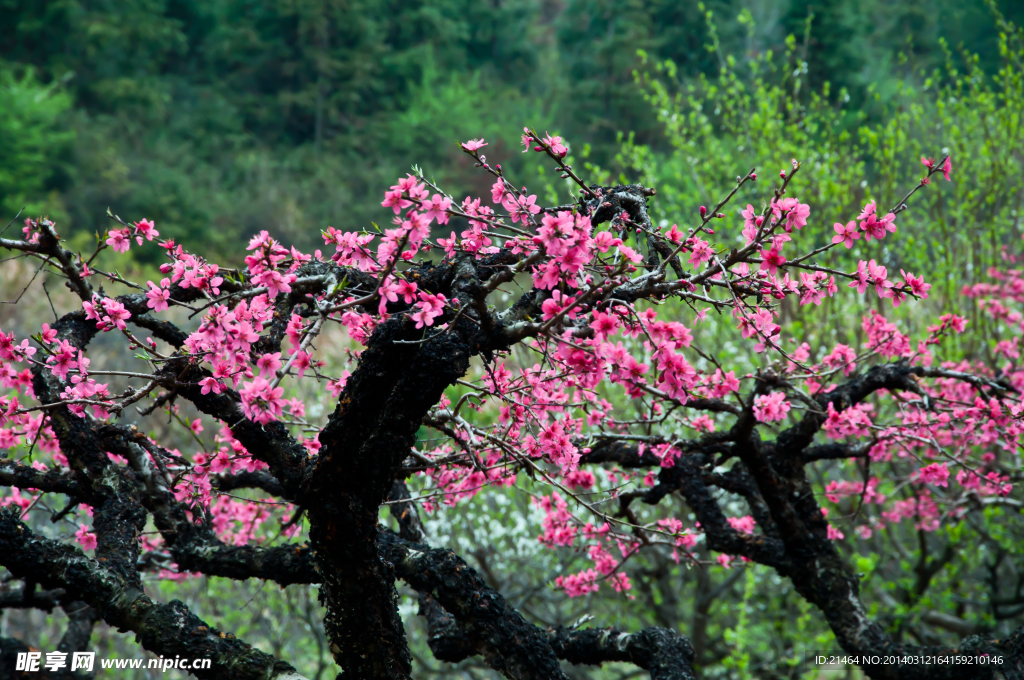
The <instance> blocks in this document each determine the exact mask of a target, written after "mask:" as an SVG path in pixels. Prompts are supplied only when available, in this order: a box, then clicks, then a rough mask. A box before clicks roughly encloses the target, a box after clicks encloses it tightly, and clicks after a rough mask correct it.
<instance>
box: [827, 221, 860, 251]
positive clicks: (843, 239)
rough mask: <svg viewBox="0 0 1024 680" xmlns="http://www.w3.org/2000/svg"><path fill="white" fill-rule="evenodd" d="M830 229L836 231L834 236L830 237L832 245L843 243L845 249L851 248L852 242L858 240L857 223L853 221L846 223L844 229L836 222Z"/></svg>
mask: <svg viewBox="0 0 1024 680" xmlns="http://www.w3.org/2000/svg"><path fill="white" fill-rule="evenodd" d="M832 228H833V229H835V231H836V235H835V236H833V237H832V243H843V244H845V245H846V247H847V248H852V247H853V242H854V241H856V240H857V239H859V238H860V232H859V231H857V223H856V222H854V221H850V222H847V223H846V226H845V227H844V226H843V225H842V224H840V223H839V222H836V223H835V224H834V225H833V227H832Z"/></svg>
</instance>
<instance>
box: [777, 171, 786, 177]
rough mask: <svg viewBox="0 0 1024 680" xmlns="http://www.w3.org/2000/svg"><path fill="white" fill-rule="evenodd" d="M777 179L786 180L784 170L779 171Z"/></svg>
mask: <svg viewBox="0 0 1024 680" xmlns="http://www.w3.org/2000/svg"><path fill="white" fill-rule="evenodd" d="M779 177H781V178H782V179H786V171H785V170H782V171H780V172H779Z"/></svg>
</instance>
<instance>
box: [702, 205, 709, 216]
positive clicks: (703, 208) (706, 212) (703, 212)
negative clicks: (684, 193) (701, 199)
mask: <svg viewBox="0 0 1024 680" xmlns="http://www.w3.org/2000/svg"><path fill="white" fill-rule="evenodd" d="M707 214H708V209H707V208H705V207H704V206H701V207H700V216H701V217H704V216H705V215H707Z"/></svg>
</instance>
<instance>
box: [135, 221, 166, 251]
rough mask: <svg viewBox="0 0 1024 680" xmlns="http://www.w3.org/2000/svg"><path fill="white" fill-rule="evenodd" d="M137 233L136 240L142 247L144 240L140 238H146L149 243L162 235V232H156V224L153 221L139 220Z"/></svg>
mask: <svg viewBox="0 0 1024 680" xmlns="http://www.w3.org/2000/svg"><path fill="white" fill-rule="evenodd" d="M135 233H136V234H138V237H136V240H137V241H138V244H139V245H140V246H141V245H142V239H141V238H139V237H145V238H146V240H147V241H152V240H153V239H154V238H156V237H157V236H159V235H160V232H159V231H157V230H156V224H155V223H154V222H153V221H152V220H139V221H138V222H136V223H135Z"/></svg>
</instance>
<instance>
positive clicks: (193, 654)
mask: <svg viewBox="0 0 1024 680" xmlns="http://www.w3.org/2000/svg"><path fill="white" fill-rule="evenodd" d="M0 564H2V565H3V566H4V567H6V568H7V570H8V571H10V572H11V573H12V574H14V575H15V576H16V577H18V578H32V579H34V580H36V581H38V582H39V583H40V584H42V585H43V586H45V587H48V588H62V589H64V590H65V591H66V592H67V593H68V595H69V596H71V597H73V598H75V600H81V601H84V602H86V603H88V604H89V605H91V606H92V607H94V608H95V609H96V612H97V614H98V615H99V616H100V617H101V618H102V619H103V620H104V621H106V622H107V623H109V624H111V625H113V626H117V627H119V628H123V629H126V630H130V631H132V632H134V633H135V634H136V639H137V640H138V641H139V642H140V643H141V644H142V646H143V647H144V648H145V649H148V650H150V651H152V652H154V653H156V654H159V655H161V656H165V657H173V656H175V655H180V656H185V657H190V658H193V659H211V661H212V668H211V669H209V670H196V671H194V673H195V675H196V676H197V677H199V678H201V679H202V678H228V679H232V680H234V679H237V680H275V679H277V678H282V679H284V678H288V679H291V680H295V679H297V678H299V677H300V676H298V674H297V673H295V669H294V668H292V667H291V666H290V665H288V664H287V663H285V662H283V661H278V660H276V659H274V657H272V656H270V655H269V654H265V653H263V652H261V651H259V650H255V649H253V648H252V647H250V646H249V645H246V644H245V643H244V642H242V641H241V640H238V639H236V638H235V637H234V636H232V635H226V634H222V633H221V632H220V631H218V630H216V629H215V628H211V627H210V626H208V625H206V623H204V622H203V621H201V620H200V619H199V618H197V617H196V616H195V615H194V614H192V612H190V611H189V610H188V608H187V607H186V606H185V605H184V604H182V603H181V602H179V601H177V600H174V601H172V602H170V603H168V604H159V603H157V602H154V601H153V600H151V599H150V598H149V597H148V596H147V595H146V594H145V593H143V592H142V591H141V590H140V589H139V588H137V587H136V586H135V585H134V583H133V582H132V581H129V580H126V579H123V578H121V577H120V575H119V574H118V573H117V572H116V571H113V570H110V569H108V568H106V567H104V566H101V565H100V563H99V562H97V561H96V560H92V559H90V558H88V557H86V556H85V555H84V554H82V553H81V552H80V551H79V550H78V549H77V548H74V547H72V546H69V545H65V544H64V543H61V542H59V541H54V540H50V539H45V538H41V537H38V536H36V535H35V534H33V532H32V531H31V529H29V528H28V526H26V525H25V524H23V523H22V522H20V521H19V520H18V514H17V512H16V511H15V510H13V509H11V508H4V509H2V510H0Z"/></svg>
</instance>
